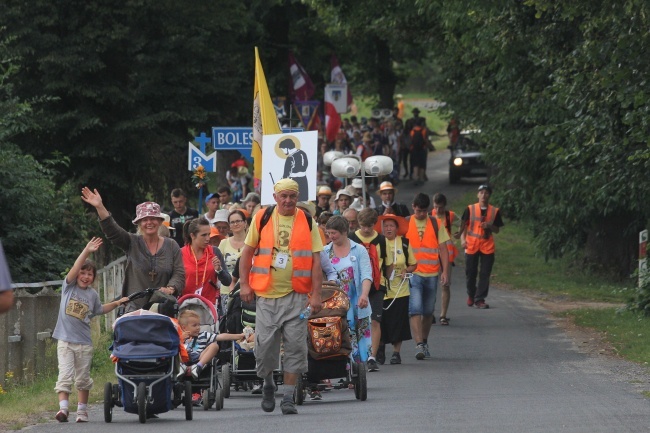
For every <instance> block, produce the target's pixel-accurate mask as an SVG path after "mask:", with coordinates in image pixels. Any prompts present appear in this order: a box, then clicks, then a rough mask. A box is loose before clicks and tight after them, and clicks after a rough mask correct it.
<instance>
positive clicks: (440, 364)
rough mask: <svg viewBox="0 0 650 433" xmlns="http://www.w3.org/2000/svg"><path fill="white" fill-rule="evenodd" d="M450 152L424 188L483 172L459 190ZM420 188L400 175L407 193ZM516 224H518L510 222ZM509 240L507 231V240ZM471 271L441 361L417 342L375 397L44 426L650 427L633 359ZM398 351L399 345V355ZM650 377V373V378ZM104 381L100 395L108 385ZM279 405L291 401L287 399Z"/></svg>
mask: <svg viewBox="0 0 650 433" xmlns="http://www.w3.org/2000/svg"><path fill="white" fill-rule="evenodd" d="M446 156H447V154H446V152H439V153H437V154H432V155H431V156H430V161H429V162H430V164H429V169H428V173H429V179H431V180H430V181H429V182H428V183H427V184H426V185H425V186H424V187H420V188H418V190H422V191H424V192H427V193H428V194H432V193H435V192H438V191H442V192H445V193H447V194H448V196H449V197H458V196H460V195H462V194H463V193H464V192H466V191H468V190H471V189H475V188H476V187H477V185H478V184H479V183H480V182H481V180H477V181H466V182H464V183H462V184H461V185H457V186H453V187H451V188H450V187H449V185H448V184H447V172H446V170H445V168H444V167H445V164H446V159H445V158H446ZM414 193H415V190H414V189H413V188H412V187H411V186H410V185H409V182H403V183H402V184H400V193H399V199H400V200H401V201H404V202H407V203H408V202H410V199H411V198H412V196H413V194H414ZM506 229H507V228H506ZM497 248H498V240H497ZM463 283H464V275H463V269H462V268H460V267H456V268H454V272H453V278H452V299H451V306H450V311H449V314H448V316H449V317H450V326H446V327H443V326H439V325H434V326H433V329H432V331H431V335H430V339H429V344H430V346H431V348H432V359H428V360H424V361H417V360H416V359H415V357H414V353H415V352H414V344H413V342H412V341H411V342H405V343H404V346H403V349H402V361H403V363H402V365H397V366H391V365H384V366H381V369H380V371H379V372H374V373H369V374H368V400H367V401H365V402H360V401H357V400H356V399H355V398H354V393H353V391H350V390H333V391H331V392H327V393H324V394H323V395H324V399H323V400H322V401H318V402H312V401H306V402H305V404H304V405H303V406H301V407H299V412H300V413H299V415H297V416H292V417H287V416H283V415H281V413H280V410H279V404H278V407H276V411H275V412H273V413H271V414H267V413H264V412H262V410H261V409H260V400H261V398H260V397H259V396H253V395H251V394H250V392H246V393H245V392H234V391H233V392H232V394H231V395H232V396H231V398H229V399H226V401H225V407H224V409H223V410H222V411H220V412H217V411H214V410H210V411H208V412H204V411H203V410H202V409H200V408H197V410H196V411H195V412H194V420H193V421H191V422H187V421H185V420H184V413H183V409H182V407H181V408H179V409H177V410H175V411H172V412H169V413H166V414H161V415H160V419H155V420H150V421H149V422H148V423H147V424H145V425H140V424H138V420H137V416H135V415H130V414H125V413H123V412H120V411H119V409H118V408H116V410H115V414H114V422H113V423H112V424H105V423H104V422H103V416H102V407H101V406H97V407H93V408H92V410H91V421H92V425H91V426H86V425H79V424H66V425H61V424H58V423H55V422H54V423H48V424H45V425H39V426H34V427H32V428H30V429H29V430H30V431H32V432H59V431H60V432H66V433H69V432H76V431H79V432H81V431H85V432H87V431H89V430H92V431H93V432H96V433H99V432H120V433H122V432H124V431H125V429H128V431H134V430H137V431H139V432H156V433H166V432H170V433H171V432H174V433H177V432H179V431H190V429H191V431H193V432H215V431H220V432H226V431H227V432H286V433H294V432H295V433H297V432H300V433H304V432H323V431H329V432H332V431H340V432H349V431H368V432H441V433H443V432H444V433H453V432H459V433H463V432H481V433H489V432H495V433H506V432H513V433H521V432H531V433H537V432H539V433H547V432H555V431H561V432H581V433H582V432H585V433H586V432H589V433H596V432H635V433H636V432H648V431H650V400H648V399H646V398H644V397H643V395H642V394H640V393H639V392H638V391H637V390H636V388H635V384H634V383H633V381H632V380H630V378H629V377H627V376H626V374H625V372H626V371H629V370H630V369H631V368H634V367H631V364H629V363H626V362H624V361H621V360H618V359H612V358H608V357H600V356H599V357H594V356H591V355H588V354H585V353H582V352H580V351H579V349H578V346H577V345H576V344H574V342H573V341H572V340H571V339H570V338H568V337H567V335H566V334H565V333H564V332H563V330H562V329H561V328H559V327H557V326H556V325H555V323H554V321H553V320H552V319H551V318H550V317H549V316H548V313H547V311H546V310H544V309H543V308H542V307H541V306H539V305H538V304H537V303H536V302H534V301H532V300H530V299H529V298H526V297H524V296H522V295H521V294H519V293H517V292H516V291H502V290H498V289H494V288H492V289H491V291H490V296H489V303H490V305H491V308H490V309H489V310H477V309H474V308H468V307H467V306H466V305H465V303H464V301H465V296H464V292H465V291H464V288H463ZM391 353H392V350H391V348H390V346H388V347H387V357H390V355H391ZM646 377H647V376H646ZM101 389H102V387H101V384H100V386H98V387H97V388H96V389H95V390H94V391H93V392H101ZM278 403H279V399H278Z"/></svg>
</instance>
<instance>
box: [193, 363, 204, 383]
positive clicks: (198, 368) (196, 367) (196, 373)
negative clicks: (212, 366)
mask: <svg viewBox="0 0 650 433" xmlns="http://www.w3.org/2000/svg"><path fill="white" fill-rule="evenodd" d="M191 368H192V379H194V380H198V378H199V376H200V375H201V372H202V371H203V366H201V365H199V364H194V365H193V366H192V367H191Z"/></svg>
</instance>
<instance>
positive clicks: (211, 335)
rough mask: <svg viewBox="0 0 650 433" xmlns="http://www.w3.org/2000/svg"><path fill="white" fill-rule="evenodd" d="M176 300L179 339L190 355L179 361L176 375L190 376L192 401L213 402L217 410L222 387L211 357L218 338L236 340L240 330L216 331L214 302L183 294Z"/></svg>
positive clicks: (216, 351) (214, 351) (219, 404)
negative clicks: (178, 313)
mask: <svg viewBox="0 0 650 433" xmlns="http://www.w3.org/2000/svg"><path fill="white" fill-rule="evenodd" d="M179 303H180V307H179V311H180V315H179V318H178V321H179V325H180V326H181V332H182V335H181V341H182V342H183V344H184V347H185V348H186V349H187V352H188V355H189V358H190V359H189V360H188V361H187V362H186V363H184V364H183V365H181V372H180V375H179V376H180V377H185V378H186V379H191V382H192V390H193V394H192V402H193V404H195V405H200V404H201V403H203V408H204V409H205V410H208V409H209V408H210V407H211V406H212V404H213V403H217V405H216V409H217V410H220V409H221V408H222V406H223V391H222V390H221V389H219V388H220V387H219V380H218V377H217V363H216V358H215V357H216V355H217V353H219V350H220V347H219V343H218V342H223V341H228V340H236V339H239V338H241V337H243V334H229V333H218V331H217V312H216V309H215V306H214V304H213V303H211V302H210V301H209V300H207V299H205V298H204V297H202V296H200V295H196V294H190V295H185V296H183V297H181V298H180V299H179Z"/></svg>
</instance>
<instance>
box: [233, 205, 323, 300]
mask: <svg viewBox="0 0 650 433" xmlns="http://www.w3.org/2000/svg"><path fill="white" fill-rule="evenodd" d="M296 217H298V215H297V213H296V215H291V216H283V215H279V214H278V209H277V208H276V209H273V214H272V215H271V218H270V219H269V221H268V222H267V224H273V225H272V227H275V248H273V257H272V258H271V264H272V265H271V287H270V288H269V290H268V291H266V292H264V293H260V294H259V296H262V297H264V298H281V297H283V296H286V295H288V294H289V293H291V291H292V290H293V289H292V286H291V274H292V271H293V262H292V261H291V250H290V249H289V242H290V240H291V235H292V233H293V222H294V218H296ZM300 218H303V217H302V216H300ZM311 228H312V230H311V251H312V253H319V252H321V251H323V243H322V242H321V239H320V233H319V231H318V225H317V224H316V221H313V219H312V223H311ZM259 241H260V234H259V231H258V230H257V225H256V224H255V223H253V224H251V226H250V228H249V229H248V234H247V235H246V240H245V241H244V243H245V244H246V245H248V246H250V247H253V248H257V245H258V244H259ZM278 253H285V254H286V255H287V257H288V259H287V264H286V266H285V267H284V269H281V268H278V267H274V266H273V263H275V259H276V257H277V254H278Z"/></svg>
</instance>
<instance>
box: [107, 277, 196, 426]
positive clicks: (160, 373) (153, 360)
mask: <svg viewBox="0 0 650 433" xmlns="http://www.w3.org/2000/svg"><path fill="white" fill-rule="evenodd" d="M155 290H157V289H147V290H145V291H143V292H138V293H134V294H133V295H131V296H130V297H129V298H130V299H131V300H133V299H137V298H139V297H143V296H145V295H148V294H151V293H153V291H155ZM172 303H173V302H172ZM173 304H175V303H173ZM168 307H171V311H172V312H173V310H174V306H168ZM123 311H124V309H123V308H121V309H120V310H119V311H118V315H119V314H120V313H123ZM113 326H114V332H113V345H112V349H113V352H112V356H113V357H114V358H117V361H116V363H115V375H116V376H117V378H118V383H117V384H111V383H110V382H108V383H106V385H105V386H104V421H106V422H111V421H112V419H113V407H114V406H118V407H122V408H124V411H125V412H128V413H137V414H138V416H139V420H140V422H141V423H145V422H147V417H150V416H152V415H155V414H159V413H164V412H168V411H170V410H172V409H174V408H175V407H177V406H179V405H180V404H181V403H182V404H183V405H184V406H185V419H186V420H188V421H189V420H191V419H192V384H191V383H190V382H189V381H188V382H185V383H175V381H174V368H175V366H176V365H177V357H178V352H179V345H180V338H179V336H178V330H177V329H176V326H175V324H174V323H173V322H172V320H171V319H170V318H169V317H167V316H164V315H162V314H157V313H153V312H149V311H147V310H138V311H135V312H133V313H129V314H128V315H124V316H121V317H118V320H116V322H115V324H114V325H113Z"/></svg>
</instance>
